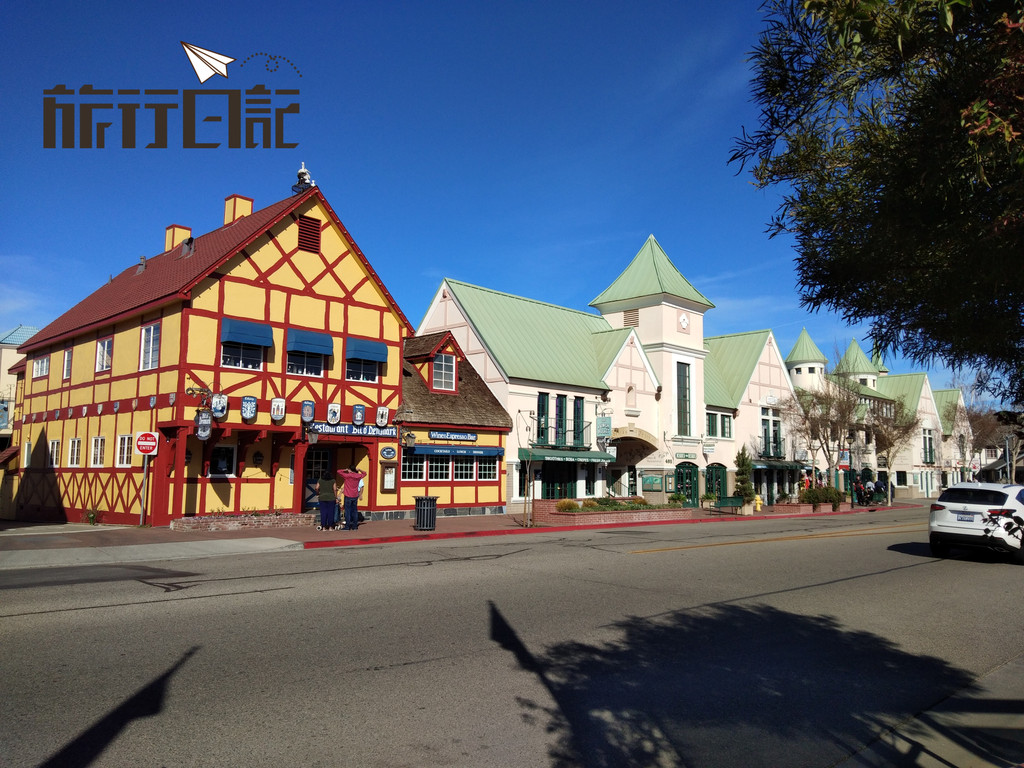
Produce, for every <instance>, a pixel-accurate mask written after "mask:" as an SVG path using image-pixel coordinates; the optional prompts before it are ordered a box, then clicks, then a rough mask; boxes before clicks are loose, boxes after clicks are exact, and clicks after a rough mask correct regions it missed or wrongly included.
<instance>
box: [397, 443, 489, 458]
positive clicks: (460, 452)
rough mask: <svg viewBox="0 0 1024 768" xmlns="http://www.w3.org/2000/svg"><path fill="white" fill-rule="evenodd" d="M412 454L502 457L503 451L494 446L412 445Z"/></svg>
mask: <svg viewBox="0 0 1024 768" xmlns="http://www.w3.org/2000/svg"><path fill="white" fill-rule="evenodd" d="M412 452H413V453H418V454H426V455H428V456H504V455H505V449H504V448H498V447H495V446H472V445H414V446H413V447H412Z"/></svg>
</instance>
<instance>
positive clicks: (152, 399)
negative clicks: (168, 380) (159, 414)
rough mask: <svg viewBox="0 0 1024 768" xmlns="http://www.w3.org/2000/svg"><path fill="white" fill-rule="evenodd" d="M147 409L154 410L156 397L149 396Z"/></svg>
mask: <svg viewBox="0 0 1024 768" xmlns="http://www.w3.org/2000/svg"><path fill="white" fill-rule="evenodd" d="M149 407H150V408H156V395H151V396H150V398H149Z"/></svg>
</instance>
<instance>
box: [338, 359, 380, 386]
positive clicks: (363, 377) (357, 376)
mask: <svg viewBox="0 0 1024 768" xmlns="http://www.w3.org/2000/svg"><path fill="white" fill-rule="evenodd" d="M379 372H380V363H378V362H377V361H376V360H359V359H358V358H350V359H348V360H346V361H345V380H346V381H369V382H375V381H377V376H378V375H379Z"/></svg>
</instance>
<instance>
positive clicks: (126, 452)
mask: <svg viewBox="0 0 1024 768" xmlns="http://www.w3.org/2000/svg"><path fill="white" fill-rule="evenodd" d="M131 465H132V436H131V435H118V436H117V464H115V465H114V466H117V467H130V466H131Z"/></svg>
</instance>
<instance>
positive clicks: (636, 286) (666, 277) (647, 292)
mask: <svg viewBox="0 0 1024 768" xmlns="http://www.w3.org/2000/svg"><path fill="white" fill-rule="evenodd" d="M662 296H675V297H678V298H680V299H685V300H687V301H690V302H693V303H694V304H698V305H701V306H704V307H707V308H708V309H710V308H712V307H714V306H715V305H714V304H712V303H711V302H710V301H709V300H708V299H707V297H705V296H704V295H703V294H702V293H701V292H700V291H698V290H697V289H696V288H694V287H693V285H691V284H690V281H689V280H687V279H686V278H685V277H683V276H682V274H681V273H680V272H679V270H678V269H676V266H675V264H673V263H672V261H671V260H670V259H669V257H668V255H667V254H666V253H665V251H664V250H663V249H662V247H661V246H660V245H659V244H658V241H657V240H655V239H654V235H650V236H649V237H648V238H647V242H645V243H644V245H643V247H642V248H641V249H640V250H639V251H638V252H637V254H636V256H634V257H633V260H632V261H631V262H630V263H629V266H628V267H626V268H625V269H624V270H623V271H622V274H621V275H619V276H618V277H617V278H615V281H614V282H613V283H612V284H611V285H610V286H608V287H607V288H605V290H604V292H603V293H602V294H601V295H600V296H598V297H597V298H596V299H594V300H593V301H592V302H590V306H592V307H594V308H596V309H598V310H600V307H601V305H602V304H610V303H612V302H617V301H626V302H632V303H637V302H636V300H637V299H645V298H648V297H656V298H660V297H662Z"/></svg>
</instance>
